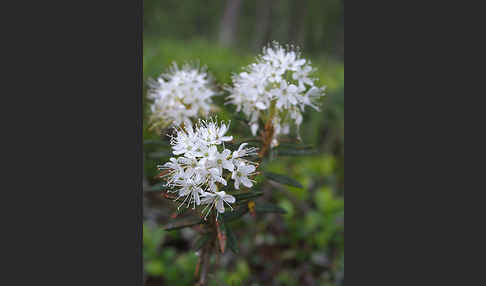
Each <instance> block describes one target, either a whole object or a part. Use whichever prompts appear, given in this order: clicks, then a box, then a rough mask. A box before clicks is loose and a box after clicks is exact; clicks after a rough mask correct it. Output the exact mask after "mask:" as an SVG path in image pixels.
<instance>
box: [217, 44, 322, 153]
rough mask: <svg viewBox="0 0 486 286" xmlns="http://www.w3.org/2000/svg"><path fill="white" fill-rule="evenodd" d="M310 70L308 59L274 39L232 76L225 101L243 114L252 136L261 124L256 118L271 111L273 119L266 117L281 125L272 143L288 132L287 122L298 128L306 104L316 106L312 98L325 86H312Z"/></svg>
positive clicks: (315, 107)
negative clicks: (254, 59) (231, 83)
mask: <svg viewBox="0 0 486 286" xmlns="http://www.w3.org/2000/svg"><path fill="white" fill-rule="evenodd" d="M312 71H313V68H312V66H311V62H310V61H307V60H305V59H302V58H300V53H298V52H296V51H295V49H293V48H284V47H282V46H280V45H279V44H278V43H276V42H275V43H273V45H271V46H269V47H265V48H264V49H263V55H262V56H260V57H259V58H258V59H257V62H256V63H253V64H251V65H249V66H248V67H246V68H245V70H244V71H243V72H242V73H240V74H237V75H234V76H233V86H232V87H227V88H226V89H227V90H228V91H229V92H230V95H229V96H228V98H227V103H230V104H234V105H236V111H237V112H239V111H242V112H243V113H244V114H245V115H246V117H247V118H248V119H249V125H250V127H251V132H252V134H253V135H254V136H255V135H256V134H257V132H258V130H259V129H260V127H261V126H260V121H259V119H260V118H268V117H269V116H270V115H271V116H273V119H269V120H275V119H276V121H277V122H278V124H281V125H282V126H285V127H284V128H275V129H276V130H275V132H274V138H272V139H273V140H272V141H273V142H275V144H272V145H273V146H276V145H278V140H277V137H278V136H279V135H281V134H287V133H288V132H287V130H289V128H288V127H290V125H289V123H293V124H292V125H294V126H296V127H297V129H298V128H299V126H300V124H301V123H302V114H301V113H302V112H304V110H305V107H306V106H310V107H312V108H314V109H316V110H317V109H318V107H317V104H316V102H317V100H318V99H319V97H321V96H323V95H324V90H325V88H324V87H323V88H320V87H317V86H316V79H314V78H312V77H311V76H310V74H311V73H312ZM274 109H276V110H274ZM297 113H298V114H297Z"/></svg>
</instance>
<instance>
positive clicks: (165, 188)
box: [143, 183, 167, 192]
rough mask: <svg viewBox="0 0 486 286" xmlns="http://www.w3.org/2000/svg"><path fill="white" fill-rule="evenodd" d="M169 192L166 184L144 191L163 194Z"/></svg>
mask: <svg viewBox="0 0 486 286" xmlns="http://www.w3.org/2000/svg"><path fill="white" fill-rule="evenodd" d="M165 190H167V187H166V185H165V183H158V184H155V185H153V186H150V187H148V188H145V189H143V191H144V192H163V191H165Z"/></svg>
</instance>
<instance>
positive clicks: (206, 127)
mask: <svg viewBox="0 0 486 286" xmlns="http://www.w3.org/2000/svg"><path fill="white" fill-rule="evenodd" d="M228 130H229V123H222V122H217V121H215V120H213V119H210V120H207V121H205V120H200V121H199V122H198V123H197V124H196V125H192V124H190V123H187V124H184V126H183V127H178V128H176V129H175V134H174V135H172V136H171V140H170V142H171V145H172V153H173V154H174V157H173V158H170V160H169V162H167V163H165V164H164V165H161V166H159V169H161V170H163V171H164V172H165V175H164V177H165V179H166V181H167V184H168V186H169V187H171V188H173V190H172V192H176V193H178V196H177V198H176V199H181V200H182V198H184V199H183V200H182V203H181V204H180V206H179V207H181V206H183V205H186V206H187V207H189V206H190V205H192V206H193V208H195V207H197V206H198V205H201V204H213V205H214V206H215V207H216V210H217V211H218V213H223V212H224V205H225V204H232V203H234V202H235V200H236V199H235V198H234V197H233V196H231V195H229V194H226V193H225V192H224V191H221V188H222V187H225V186H228V185H230V186H231V184H228V183H229V182H228V180H234V185H235V187H236V188H237V189H238V188H239V185H240V184H243V185H244V186H246V187H251V186H252V181H251V179H250V178H249V177H251V176H252V175H254V171H255V169H256V167H255V163H253V162H251V161H250V158H249V157H250V156H254V155H256V154H257V148H254V147H249V148H247V147H246V146H247V145H248V144H247V143H243V144H241V145H240V146H239V148H238V149H237V150H230V149H228V148H226V146H225V144H224V142H228V141H231V140H232V139H233V137H232V136H229V135H227V134H226V133H227V132H228ZM226 145H228V144H226ZM206 207H208V206H206ZM211 209H212V207H209V212H210V211H211ZM206 217H207V214H206Z"/></svg>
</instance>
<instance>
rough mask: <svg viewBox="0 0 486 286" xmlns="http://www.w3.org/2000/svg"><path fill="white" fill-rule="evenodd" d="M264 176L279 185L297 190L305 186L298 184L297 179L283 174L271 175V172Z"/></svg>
mask: <svg viewBox="0 0 486 286" xmlns="http://www.w3.org/2000/svg"><path fill="white" fill-rule="evenodd" d="M264 175H265V177H267V178H268V179H270V180H272V181H275V182H277V183H280V184H284V185H288V186H292V187H296V188H300V189H302V188H303V186H302V185H301V184H300V183H299V182H297V181H296V180H295V179H292V178H290V177H288V176H285V175H281V174H275V173H271V172H265V173H264Z"/></svg>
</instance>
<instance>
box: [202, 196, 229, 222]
mask: <svg viewBox="0 0 486 286" xmlns="http://www.w3.org/2000/svg"><path fill="white" fill-rule="evenodd" d="M235 202H236V198H235V197H233V196H232V195H228V194H226V192H223V191H222V192H215V193H208V192H205V193H203V198H202V199H201V204H207V205H208V206H207V207H206V208H205V210H206V209H207V213H206V216H205V217H204V219H206V218H207V216H208V215H209V213H210V212H211V210H212V209H213V207H216V210H217V211H218V214H220V213H224V211H225V207H224V204H225V203H226V204H227V205H228V206H229V207H230V208H231V209H233V207H232V206H231V204H233V203H235ZM203 212H204V210H203Z"/></svg>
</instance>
